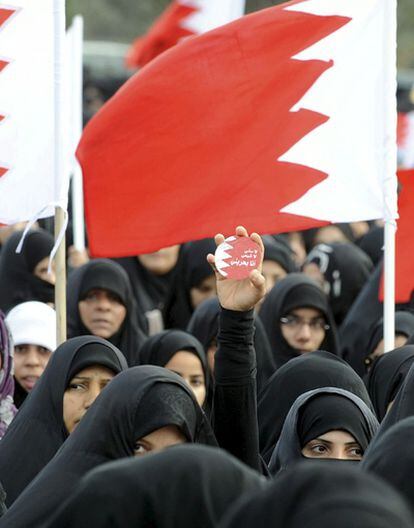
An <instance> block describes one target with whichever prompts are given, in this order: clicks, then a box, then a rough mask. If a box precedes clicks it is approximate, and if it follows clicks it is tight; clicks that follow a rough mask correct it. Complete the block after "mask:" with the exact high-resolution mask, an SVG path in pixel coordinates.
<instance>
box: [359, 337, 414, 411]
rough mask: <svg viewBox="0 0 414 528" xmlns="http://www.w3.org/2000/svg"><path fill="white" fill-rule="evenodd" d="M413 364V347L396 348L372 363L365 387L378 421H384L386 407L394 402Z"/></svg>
mask: <svg viewBox="0 0 414 528" xmlns="http://www.w3.org/2000/svg"><path fill="white" fill-rule="evenodd" d="M413 363H414V346H413V345H405V346H403V347H400V348H396V349H395V350H392V351H391V352H387V353H386V354H383V355H382V356H380V357H379V358H378V359H377V360H376V361H375V362H374V364H373V366H372V369H371V371H370V372H369V374H368V379H367V387H368V392H369V395H370V397H371V401H372V404H373V406H374V409H375V412H376V413H377V416H378V420H380V421H382V420H383V419H384V416H385V415H386V414H387V408H388V405H389V404H390V403H391V402H392V401H394V399H395V396H396V395H397V392H398V390H399V388H400V387H401V385H402V383H403V381H404V379H405V377H406V376H407V374H408V371H409V370H410V368H411V365H412V364H413Z"/></svg>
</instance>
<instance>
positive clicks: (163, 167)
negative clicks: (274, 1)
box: [78, 0, 397, 257]
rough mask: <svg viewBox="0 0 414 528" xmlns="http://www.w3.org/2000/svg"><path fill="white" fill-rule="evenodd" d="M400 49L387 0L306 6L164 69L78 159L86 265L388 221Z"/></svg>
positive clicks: (88, 140)
mask: <svg viewBox="0 0 414 528" xmlns="http://www.w3.org/2000/svg"><path fill="white" fill-rule="evenodd" d="M384 21H386V23H384ZM384 46H385V48H384ZM395 48H396V2H395V0H366V1H364V2H361V1H360V0H349V1H348V0H347V1H346V2H344V1H343V0H308V1H305V2H302V1H293V2H289V3H287V4H282V5H279V6H276V7H272V8H269V9H266V10H263V11H259V12H257V13H254V14H251V15H248V16H245V17H242V18H241V19H239V20H237V21H235V22H233V23H231V24H228V25H226V26H223V27H220V28H218V29H216V30H213V31H210V32H208V33H206V34H204V35H201V36H198V37H194V38H192V39H187V40H186V41H184V42H182V43H181V44H180V45H179V46H175V47H174V48H173V49H171V50H170V52H169V53H165V54H163V55H162V56H160V57H159V58H158V59H157V60H156V61H154V62H152V63H151V64H149V65H148V66H147V67H146V68H143V69H142V70H141V71H139V72H138V73H137V74H136V75H135V76H134V77H132V78H131V79H130V80H129V81H128V82H127V83H126V84H125V85H124V86H123V88H122V89H121V90H120V91H119V92H118V93H117V94H116V95H115V96H114V97H113V98H112V99H111V100H110V101H108V103H107V104H106V105H105V106H104V107H103V108H102V109H101V111H100V112H99V113H98V114H97V115H96V116H95V117H94V118H93V119H92V120H91V121H90V122H89V124H88V125H87V127H86V129H85V131H84V134H83V137H82V139H81V142H80V145H79V147H78V159H79V160H80V162H81V165H82V169H83V174H84V186H85V206H86V219H87V224H88V232H89V240H90V248H91V251H92V253H93V254H94V255H95V256H114V257H115V256H126V255H136V254H138V253H146V252H150V251H154V250H157V249H159V248H161V247H166V246H170V245H172V244H175V243H181V242H185V241H188V240H195V239H200V238H205V237H211V236H213V235H214V234H215V233H216V232H218V231H223V232H224V233H229V234H230V233H232V232H233V230H234V228H235V226H237V225H239V224H243V225H245V226H246V227H247V229H248V230H249V231H257V232H259V233H277V232H283V231H287V230H296V229H303V228H308V227H313V226H316V225H321V224H322V223H326V222H333V223H335V222H351V221H357V220H369V219H376V218H387V219H394V218H396V217H397V181H396V174H395V172H396V148H397V141H396V128H397V127H396V124H397V111H396V60H395ZM384 49H385V50H386V52H384Z"/></svg>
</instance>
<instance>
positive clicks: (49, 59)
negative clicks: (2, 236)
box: [0, 0, 68, 224]
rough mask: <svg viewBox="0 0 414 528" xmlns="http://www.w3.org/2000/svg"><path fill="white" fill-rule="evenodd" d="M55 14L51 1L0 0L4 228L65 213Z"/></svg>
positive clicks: (0, 210)
mask: <svg viewBox="0 0 414 528" xmlns="http://www.w3.org/2000/svg"><path fill="white" fill-rule="evenodd" d="M54 10H56V1H54V0H36V1H34V0H7V3H6V4H3V2H1V0H0V59H1V60H2V61H4V62H6V65H5V66H4V67H3V68H2V69H0V94H1V96H0V116H4V118H3V119H0V175H1V176H0V223H4V224H12V223H15V222H18V221H24V220H32V219H33V218H36V217H39V218H44V217H47V216H53V215H54V214H55V206H56V205H59V206H61V207H62V208H63V209H66V208H67V193H68V181H67V179H65V178H64V177H63V176H64V175H63V171H62V172H61V173H60V174H59V173H57V171H56V169H55V167H56V165H55V163H56V159H55V153H56V142H57V141H58V138H57V137H56V134H55V130H56V119H55V118H56V114H55V102H56V101H55V90H56V84H55V61H57V57H56V56H55V53H57V51H56V46H55V42H56V33H55V28H54ZM7 12H12V14H11V15H10V16H7ZM1 21H3V23H2V24H1ZM61 103H62V104H63V101H61Z"/></svg>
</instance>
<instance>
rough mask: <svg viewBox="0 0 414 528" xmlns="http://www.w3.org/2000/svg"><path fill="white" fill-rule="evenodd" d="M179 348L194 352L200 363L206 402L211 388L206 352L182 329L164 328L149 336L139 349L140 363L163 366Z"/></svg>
mask: <svg viewBox="0 0 414 528" xmlns="http://www.w3.org/2000/svg"><path fill="white" fill-rule="evenodd" d="M180 350H186V351H188V352H191V353H192V354H194V355H195V356H196V357H197V358H198V359H199V360H200V363H201V367H202V369H203V374H204V383H205V386H206V402H207V401H208V400H209V398H208V394H209V391H210V390H211V389H212V387H211V381H210V372H209V370H208V366H207V358H206V353H205V351H204V348H203V345H202V344H201V343H200V341H198V339H196V338H195V337H194V336H192V335H191V334H189V333H187V332H183V331H182V330H165V331H164V332H161V333H159V334H157V335H155V336H152V337H149V338H148V339H147V340H146V341H145V343H144V344H143V345H142V348H141V350H140V353H139V356H140V362H141V365H158V366H159V367H165V365H166V364H167V363H168V362H169V361H170V359H171V358H172V357H173V356H174V355H175V354H176V353H177V352H178V351H180Z"/></svg>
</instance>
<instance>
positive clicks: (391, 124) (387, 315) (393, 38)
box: [383, 0, 398, 352]
mask: <svg viewBox="0 0 414 528" xmlns="http://www.w3.org/2000/svg"><path fill="white" fill-rule="evenodd" d="M386 6H387V9H385V10H384V14H385V20H384V27H385V28H388V31H387V32H386V34H385V38H384V40H383V44H384V63H385V70H386V71H387V70H389V71H390V72H392V73H391V74H390V75H389V77H386V81H385V82H384V86H383V88H384V93H385V100H384V103H385V104H384V112H385V122H386V125H385V126H386V139H387V142H386V148H385V164H384V170H385V179H384V202H385V208H386V214H385V225H384V352H389V351H390V350H393V349H394V348H395V234H396V231H397V225H396V220H395V218H396V216H397V212H398V205H397V193H398V183H397V0H387V3H386Z"/></svg>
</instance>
